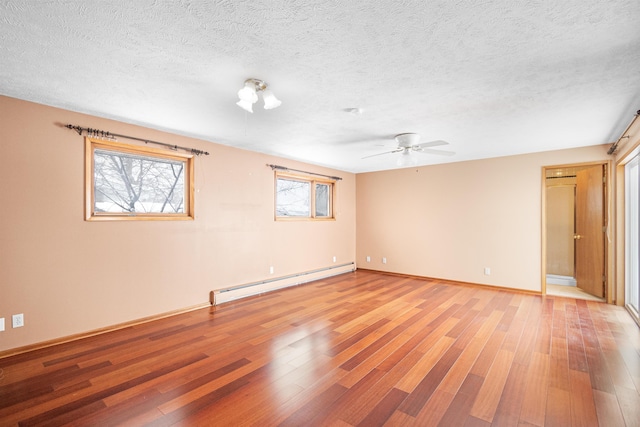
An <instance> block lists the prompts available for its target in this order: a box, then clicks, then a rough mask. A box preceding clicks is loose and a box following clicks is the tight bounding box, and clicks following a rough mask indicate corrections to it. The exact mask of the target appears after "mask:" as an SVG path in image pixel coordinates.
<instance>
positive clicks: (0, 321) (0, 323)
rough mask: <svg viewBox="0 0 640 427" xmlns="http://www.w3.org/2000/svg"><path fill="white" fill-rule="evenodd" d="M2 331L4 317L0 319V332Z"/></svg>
mask: <svg viewBox="0 0 640 427" xmlns="http://www.w3.org/2000/svg"><path fill="white" fill-rule="evenodd" d="M2 331H4V317H0V332H2Z"/></svg>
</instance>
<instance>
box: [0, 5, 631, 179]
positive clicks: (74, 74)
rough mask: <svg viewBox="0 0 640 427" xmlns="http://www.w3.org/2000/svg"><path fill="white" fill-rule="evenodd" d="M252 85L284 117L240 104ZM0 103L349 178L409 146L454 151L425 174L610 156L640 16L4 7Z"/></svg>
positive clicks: (501, 9)
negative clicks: (596, 152) (564, 151)
mask: <svg viewBox="0 0 640 427" xmlns="http://www.w3.org/2000/svg"><path fill="white" fill-rule="evenodd" d="M249 77H255V78H259V79H263V80H266V81H267V82H268V83H269V84H270V87H271V89H272V90H273V92H274V93H275V94H276V96H278V98H280V100H281V101H282V106H281V107H280V108H277V109H274V110H264V109H263V108H262V106H261V101H259V104H256V105H255V106H254V113H253V114H249V113H247V112H245V111H244V110H242V109H240V108H239V107H237V106H236V105H235V102H236V101H237V91H238V89H240V88H241V86H242V84H243V81H244V80H245V79H246V78H249ZM0 94H3V95H7V96H10V97H15V98H20V99H25V100H29V101H34V102H38V103H42V104H47V105H53V106H57V107H62V108H65V109H69V110H73V111H79V112H84V113H89V114H93V115H97V116H101V117H107V118H112V119H117V120H120V121H124V122H128V123H135V124H140V125H143V126H147V127H151V128H157V129H162V130H166V131H169V132H173V133H177V134H182V135H188V136H194V137H197V138H202V139H205V140H208V141H212V142H216V143H221V144H225V145H232V146H235V147H240V148H244V149H248V150H253V151H259V152H264V153H270V154H275V155H278V156H282V157H285V158H291V159H297V160H303V161H306V162H309V163H313V164H318V165H324V166H330V167H334V168H337V169H340V170H345V171H350V172H365V171H374V170H384V169H390V168H395V167H397V160H398V157H399V156H400V155H399V154H389V155H383V156H376V157H371V158H367V159H362V157H365V156H369V155H372V154H375V153H378V152H383V151H388V150H391V149H393V148H394V145H395V143H394V141H393V136H394V135H395V134H397V133H402V132H417V133H419V134H420V135H421V136H422V141H430V140H435V139H443V140H446V141H448V142H449V143H450V145H449V146H446V147H443V148H444V149H447V150H451V151H455V152H456V155H454V156H451V157H444V156H442V157H441V156H435V155H427V154H422V153H414V154H412V155H411V159H412V160H413V161H415V162H416V163H417V164H420V165H423V164H434V163H440V162H454V161H463V160H471V159H478V158H486V157H495V156H504V155H511V154H520V153H528V152H536V151H545V150H553V149H560V148H569V147H578V146H585V145H596V144H604V143H607V142H612V141H614V140H615V139H617V138H618V137H619V136H620V133H621V132H622V131H624V128H625V127H626V126H627V125H628V123H629V122H630V121H631V119H632V117H633V114H634V113H635V111H636V110H638V108H640V4H639V3H638V0H607V1H603V0H562V1H561V0H556V1H545V0H537V1H536V0H533V1H532V0H526V1H525V0H497V1H487V0H476V1H461V0H446V1H426V0H416V1H412V0H403V1H399V0H367V1H360V0H351V1H349V2H341V1H333V0H250V1H245V0H215V1H213V0H193V1H187V0H182V1H168V0H167V1H161V0H156V1H152V0H136V1H130V0H101V1H83V0H55V1H54V0H46V1H45V0H41V1H33V0H2V1H0ZM356 107H357V108H360V109H361V113H360V114H354V113H350V112H348V111H345V110H347V109H349V108H356ZM79 124H80V125H82V126H87V125H90V124H84V123H79ZM107 130H108V129H107ZM142 136H143V135H142ZM143 137H144V136H143ZM439 148H440V147H439Z"/></svg>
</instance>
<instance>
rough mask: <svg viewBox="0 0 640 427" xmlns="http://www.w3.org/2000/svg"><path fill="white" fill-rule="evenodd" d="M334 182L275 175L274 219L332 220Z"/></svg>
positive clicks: (282, 174)
mask: <svg viewBox="0 0 640 427" xmlns="http://www.w3.org/2000/svg"><path fill="white" fill-rule="evenodd" d="M334 189H335V181H332V180H328V179H314V178H307V177H304V176H301V175H294V174H289V173H287V174H284V173H276V219H285V218H294V219H318V220H319V219H334V216H333V198H334V194H333V193H334Z"/></svg>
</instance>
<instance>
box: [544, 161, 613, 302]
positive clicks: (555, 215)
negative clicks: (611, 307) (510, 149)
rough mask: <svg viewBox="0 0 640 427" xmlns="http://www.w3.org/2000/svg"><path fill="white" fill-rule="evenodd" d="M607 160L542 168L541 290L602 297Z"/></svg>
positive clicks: (559, 293) (603, 289) (591, 297)
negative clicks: (542, 244)
mask: <svg viewBox="0 0 640 427" xmlns="http://www.w3.org/2000/svg"><path fill="white" fill-rule="evenodd" d="M606 176H607V165H606V163H597V164H580V165H569V166H557V167H545V168H544V176H543V178H544V187H543V189H544V199H545V203H544V206H545V208H544V212H543V216H544V220H543V224H544V226H545V229H544V242H545V247H544V251H543V253H544V257H543V263H544V264H543V274H544V276H543V279H544V280H543V293H546V294H549V295H558V296H568V297H574V298H582V299H592V300H597V301H605V298H606V292H607V290H606V286H607V280H606V271H607V268H606V265H607V263H606V250H607V248H606V231H607V229H606V225H607V209H606V206H607V191H606Z"/></svg>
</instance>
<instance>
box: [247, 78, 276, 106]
mask: <svg viewBox="0 0 640 427" xmlns="http://www.w3.org/2000/svg"><path fill="white" fill-rule="evenodd" d="M258 93H262V100H263V101H264V109H265V110H271V109H274V108H277V107H279V106H280V105H281V104H282V101H280V100H279V99H278V98H276V96H275V95H274V94H273V92H272V91H271V89H269V88H268V85H267V82H265V81H263V80H259V79H253V78H251V79H247V80H245V81H244V86H243V87H242V89H240V90H239V91H238V98H239V99H240V100H239V101H238V102H236V105H237V106H238V107H240V108H242V109H243V110H245V111H247V112H249V113H253V104H255V103H256V102H258Z"/></svg>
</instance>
